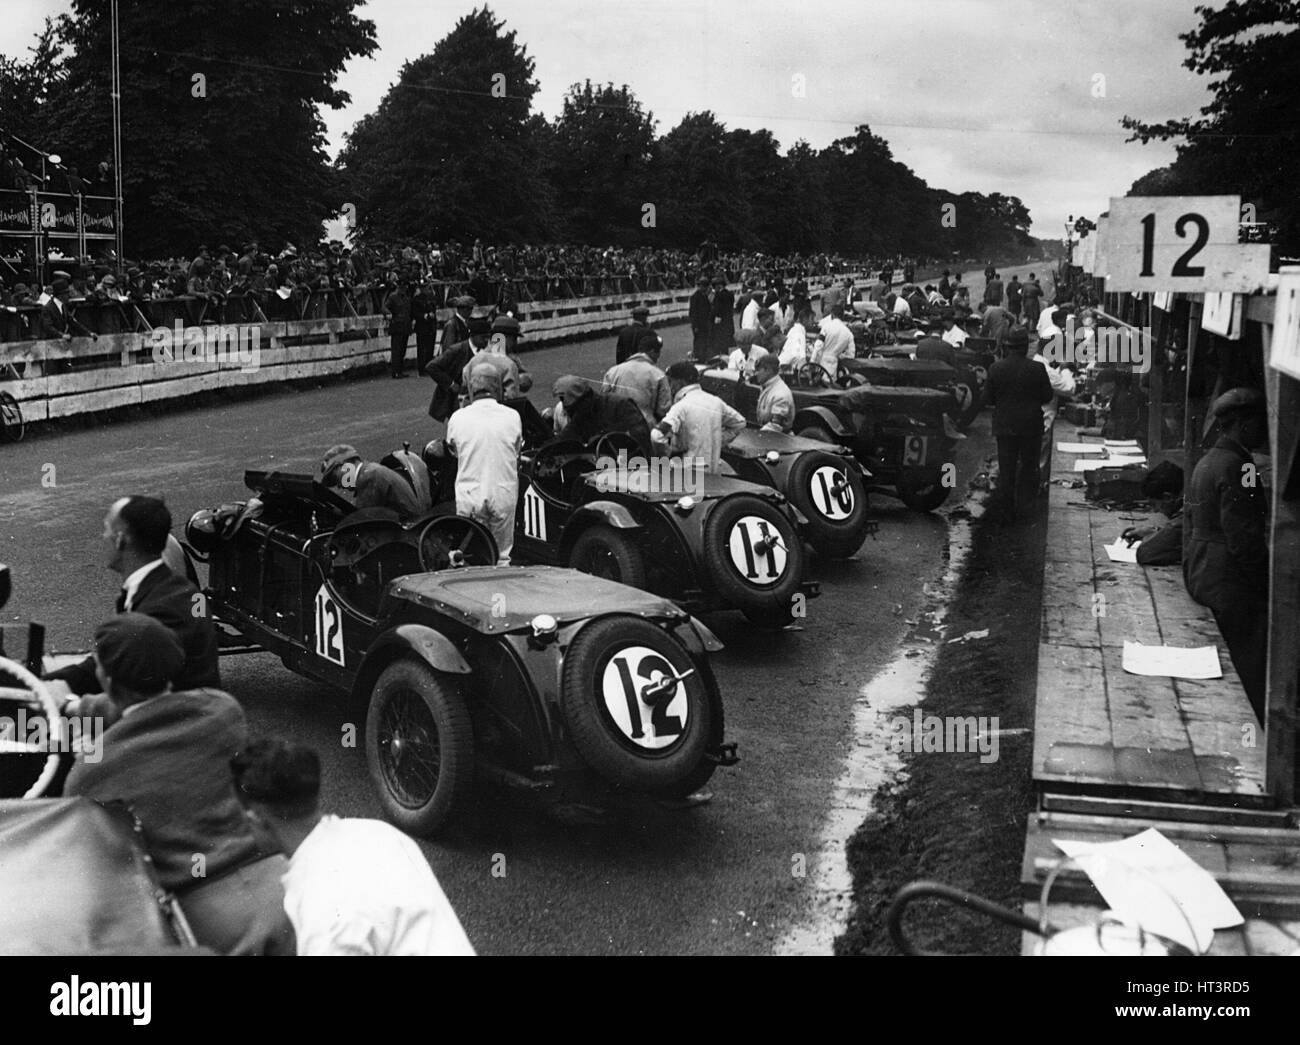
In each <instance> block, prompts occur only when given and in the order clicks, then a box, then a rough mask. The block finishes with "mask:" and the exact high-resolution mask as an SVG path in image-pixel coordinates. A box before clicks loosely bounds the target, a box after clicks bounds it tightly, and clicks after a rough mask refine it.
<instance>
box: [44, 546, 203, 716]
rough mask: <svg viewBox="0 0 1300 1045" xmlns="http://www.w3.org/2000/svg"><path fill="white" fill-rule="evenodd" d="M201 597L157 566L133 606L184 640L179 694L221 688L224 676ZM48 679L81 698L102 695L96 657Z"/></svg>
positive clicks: (194, 590) (146, 579)
mask: <svg viewBox="0 0 1300 1045" xmlns="http://www.w3.org/2000/svg"><path fill="white" fill-rule="evenodd" d="M198 594H199V590H198V589H197V588H196V587H194V585H193V584H191V583H190V582H189V581H187V580H186V579H185V578H184V577H178V576H176V574H174V573H172V571H171V570H169V569H168V568H167V567H166V566H165V565H163V566H155V567H154V568H153V569H152V570H150V571H149V572H148V573H146V574H145V575H144V578H143V579H142V580H141V581H140V587H139V588H137V589H136V593H135V600H134V602H133V603H132V604H131V611H132V612H133V613H143V614H144V615H145V616H147V617H152V618H154V620H156V621H158V622H159V623H161V624H163V625H165V626H166V627H168V628H170V629H171V630H172V632H173V633H174V634H175V636H176V638H178V639H179V640H180V643H181V648H182V649H184V650H185V668H184V670H183V671H182V672H181V675H180V677H179V678H178V679H176V682H175V688H176V689H178V690H181V689H201V688H203V687H205V686H209V687H217V686H220V685H221V674H220V672H219V671H218V669H217V632H216V629H215V628H214V627H213V626H212V619H211V618H210V617H208V616H206V614H205V610H206V605H205V602H204V600H203V599H201V598H198V597H197V596H198ZM118 612H121V611H120V610H119V611H118ZM46 677H47V678H52V679H62V680H63V681H64V682H66V683H67V684H68V688H69V689H70V690H72V692H73V693H76V694H78V695H80V694H83V693H98V692H99V691H100V689H101V687H100V685H99V680H98V679H97V678H96V677H95V658H94V657H87V658H86V659H85V660H83V661H82V662H81V663H80V664H73V665H71V666H70V667H66V668H61V669H59V670H58V671H54V672H51V673H50V674H49V675H48V676H46Z"/></svg>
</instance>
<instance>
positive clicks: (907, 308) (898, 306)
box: [894, 294, 912, 316]
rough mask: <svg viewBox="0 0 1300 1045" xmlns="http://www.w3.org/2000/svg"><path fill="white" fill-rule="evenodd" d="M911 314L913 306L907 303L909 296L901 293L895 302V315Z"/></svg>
mask: <svg viewBox="0 0 1300 1045" xmlns="http://www.w3.org/2000/svg"><path fill="white" fill-rule="evenodd" d="M911 314H912V306H911V305H909V304H908V303H907V298H905V297H903V295H902V294H899V295H898V298H897V300H896V301H895V302H894V315H896V316H910V315H911Z"/></svg>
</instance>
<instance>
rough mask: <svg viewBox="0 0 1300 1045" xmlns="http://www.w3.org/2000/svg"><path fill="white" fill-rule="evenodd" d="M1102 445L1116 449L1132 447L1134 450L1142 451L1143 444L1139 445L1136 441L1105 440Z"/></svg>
mask: <svg viewBox="0 0 1300 1045" xmlns="http://www.w3.org/2000/svg"><path fill="white" fill-rule="evenodd" d="M1102 445H1103V446H1109V447H1114V448H1116V449H1119V448H1122V447H1125V446H1129V447H1132V448H1133V449H1134V450H1140V449H1142V444H1141V443H1139V442H1138V441H1137V440H1136V439H1104V440H1102Z"/></svg>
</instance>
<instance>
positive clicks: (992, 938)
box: [835, 502, 1046, 955]
mask: <svg viewBox="0 0 1300 1045" xmlns="http://www.w3.org/2000/svg"><path fill="white" fill-rule="evenodd" d="M1044 505H1045V502H1044ZM1045 532H1046V510H1045V507H1044V506H1043V505H1040V510H1039V512H1038V514H1037V515H1036V516H1035V518H1034V519H1033V520H1032V521H1030V522H1026V523H1020V524H1008V523H1004V522H1000V521H998V520H997V519H994V518H992V517H990V516H983V517H981V518H978V519H975V520H973V521H972V524H971V548H970V552H969V555H968V557H967V560H966V564H965V570H964V574H963V577H962V580H961V583H960V585H959V587H958V590H957V595H956V597H955V599H954V600H953V602H952V604H951V606H950V608H949V610H948V613H947V619H946V620H945V625H946V627H945V629H944V639H941V640H940V641H941V645H940V646H939V649H938V652H937V656H936V657H935V661H934V667H933V669H932V671H931V673H930V678H929V681H928V683H927V685H926V691H925V698H924V700H923V701H922V703H921V704H920V706H919V708H918V709H917V710H916V711H914V712H911V713H910V717H911V718H912V719H913V722H912V723H911V724H910V725H911V727H912V728H910V729H907V728H906V727H905V725H904V724H902V723H900V724H899V727H898V732H899V737H900V739H899V741H898V743H899V745H900V746H903V745H905V744H906V745H910V746H911V747H912V750H906V748H905V753H904V754H903V756H902V757H903V759H904V765H905V773H904V774H903V775H902V776H901V778H900V782H899V783H898V784H896V785H894V786H892V787H891V788H889V789H887V790H885V791H884V792H882V793H880V794H878V795H877V796H876V801H875V811H874V812H873V813H872V815H870V816H869V817H868V818H867V820H866V821H865V822H864V823H863V824H862V826H861V827H860V828H859V829H858V830H857V832H856V833H855V834H854V836H853V837H852V838H851V839H850V841H849V846H848V865H849V870H850V872H851V874H852V879H853V899H854V904H853V913H852V915H851V916H850V919H849V923H848V926H847V927H846V929H845V932H844V933H843V935H841V936H840V937H839V939H837V940H836V942H835V952H836V953H837V954H897V953H899V952H898V950H897V949H896V948H895V947H894V945H893V943H892V942H891V940H890V939H889V934H888V931H887V929H886V926H885V914H886V911H887V909H888V906H889V903H890V900H891V899H892V898H893V896H894V894H895V893H896V892H897V890H898V889H899V888H900V887H902V886H903V885H906V884H907V883H908V882H912V881H916V880H917V879H929V880H932V881H938V882H943V883H945V884H947V885H952V886H956V887H957V888H960V889H965V890H968V891H970V892H973V893H977V894H979V895H981V896H984V897H987V898H988V899H990V900H993V901H994V902H996V903H999V904H1002V905H1004V906H1008V907H1012V908H1016V907H1017V906H1018V882H1019V879H1020V861H1021V855H1022V852H1023V849H1024V836H1025V824H1026V818H1027V817H1028V815H1029V812H1030V810H1031V808H1032V805H1033V792H1032V788H1031V786H1030V756H1031V753H1032V747H1033V732H1032V730H1033V724H1034V722H1033V713H1034V690H1035V683H1036V676H1037V663H1038V631H1039V608H1040V605H1041V594H1042V581H1043V541H1044V534H1045ZM985 628H987V629H988V635H987V637H984V638H976V637H970V638H969V639H967V640H966V641H957V642H954V641H952V640H953V639H958V638H960V637H962V636H967V635H969V633H971V632H975V633H977V634H978V632H980V631H982V630H983V629H985ZM945 640H946V641H945ZM931 716H935V717H936V719H937V720H938V722H942V723H943V724H944V725H945V726H947V724H948V722H950V721H952V722H955V721H956V720H957V719H965V720H968V719H969V718H970V717H974V718H975V719H976V720H977V721H978V722H979V726H980V728H981V729H982V730H983V731H984V732H983V733H981V735H980V739H979V741H978V743H977V744H970V743H963V742H962V741H961V740H959V739H958V736H959V732H960V727H957V728H956V729H952V730H948V729H946V730H945V732H944V738H945V743H944V744H943V746H945V747H953V748H964V749H965V750H959V751H958V750H934V748H936V747H938V746H940V745H939V742H938V739H937V737H938V735H937V734H936V733H935V732H933V727H934V726H935V725H936V724H937V723H936V722H935V721H934V720H932V719H931V718H930V717H931ZM994 718H996V720H997V721H996V722H994V721H993V719H994ZM991 731H996V733H995V734H993V733H991ZM904 732H906V733H907V735H908V737H909V738H911V739H909V740H908V741H903V740H902V739H901V737H902V735H903V733H904ZM918 741H919V746H920V747H921V748H922V750H921V751H919V752H918V751H916V750H915V748H916V747H917V746H918V744H917V742H918ZM972 747H974V748H976V750H971V748H972ZM994 755H996V757H995V758H994V757H993V756H994ZM907 926H908V932H909V936H910V938H911V939H912V940H913V942H914V943H916V944H918V945H919V946H921V947H924V948H926V949H931V950H939V951H943V952H946V953H951V954H999V955H1011V954H1018V953H1019V950H1020V933H1019V930H1017V929H1013V928H1010V927H1008V926H1004V925H1001V924H998V923H994V922H990V921H989V920H988V919H986V918H982V917H980V916H977V915H972V914H969V913H967V912H966V911H964V910H961V909H959V908H957V907H955V906H952V905H946V904H945V905H939V904H934V903H927V902H920V903H916V904H914V905H912V906H911V907H910V908H909V913H908V918H907Z"/></svg>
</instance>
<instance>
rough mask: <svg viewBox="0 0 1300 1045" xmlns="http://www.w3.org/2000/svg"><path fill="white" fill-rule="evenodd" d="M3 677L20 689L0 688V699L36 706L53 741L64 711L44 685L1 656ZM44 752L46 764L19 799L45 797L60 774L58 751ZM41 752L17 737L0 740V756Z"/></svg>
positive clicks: (0, 671)
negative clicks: (10, 680)
mask: <svg viewBox="0 0 1300 1045" xmlns="http://www.w3.org/2000/svg"><path fill="white" fill-rule="evenodd" d="M4 676H9V677H10V678H12V679H15V680H16V681H17V682H18V683H19V686H17V687H12V686H0V700H9V701H15V702H18V703H22V704H27V705H31V704H35V705H37V706H38V707H39V708H40V710H41V713H42V714H43V715H44V716H45V720H46V724H47V726H48V727H49V728H48V729H47V735H48V736H49V737H51V738H52V737H53V736H54V728H55V723H56V722H58V721H59V720H60V719H62V718H63V711H62V709H60V707H59V705H58V702H57V701H55V699H54V697H53V696H52V695H51V694H50V691H49V690H48V689H46V687H45V683H44V682H42V681H41V680H40V679H38V678H37V677H36V676H35V675H33V674H32V673H31V672H30V671H28V670H27V669H26V668H25V667H23V666H22V665H21V664H19V663H17V662H16V661H12V660H9V659H8V658H6V657H0V679H2V678H4ZM45 750H46V756H45V765H44V766H43V767H42V768H41V773H40V776H38V777H37V778H36V782H35V783H34V784H32V785H31V787H29V788H28V789H27V790H26V791H25V792H24V793H23V794H22V796H21V797H22V798H40V797H41V795H43V794H45V789H46V788H48V787H49V786H50V782H51V781H52V780H53V779H54V775H55V773H57V772H58V771H59V752H58V751H55V750H52V749H51V748H50V747H49V746H47V748H46V749H45ZM41 751H42V749H41V748H40V746H38V745H36V744H28V743H26V742H25V741H23V740H21V739H18V738H15V739H13V740H7V739H0V755H39V754H40V753H41Z"/></svg>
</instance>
